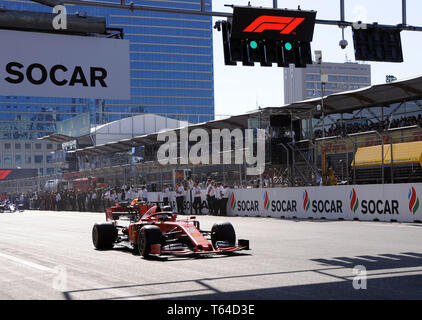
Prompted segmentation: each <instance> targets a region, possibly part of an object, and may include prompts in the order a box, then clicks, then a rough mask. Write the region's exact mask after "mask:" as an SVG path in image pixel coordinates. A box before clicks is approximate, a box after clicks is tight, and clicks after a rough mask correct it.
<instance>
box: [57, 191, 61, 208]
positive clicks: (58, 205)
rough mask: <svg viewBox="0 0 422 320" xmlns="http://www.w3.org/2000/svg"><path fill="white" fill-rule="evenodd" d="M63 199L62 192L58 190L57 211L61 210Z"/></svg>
mask: <svg viewBox="0 0 422 320" xmlns="http://www.w3.org/2000/svg"><path fill="white" fill-rule="evenodd" d="M61 201H62V197H61V196H60V192H57V194H56V210H57V211H60V210H61Z"/></svg>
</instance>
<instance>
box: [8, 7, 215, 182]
mask: <svg viewBox="0 0 422 320" xmlns="http://www.w3.org/2000/svg"><path fill="white" fill-rule="evenodd" d="M108 2H115V3H120V0H109V1H108ZM1 4H2V5H3V6H5V7H6V9H11V10H29V11H51V10H52V9H51V8H49V7H47V6H43V5H41V4H37V3H35V2H31V1H27V0H22V1H16V0H3V1H2V2H1ZM136 5H145V6H154V7H165V8H176V9H190V10H193V9H195V10H199V8H200V5H201V0H184V1H176V0H168V1H167V0H138V1H136ZM205 5H206V10H211V0H207V1H206V3H205ZM66 8H67V12H68V13H76V12H86V13H87V14H88V15H90V16H104V17H106V19H107V26H108V27H112V28H122V29H123V32H124V38H125V39H128V40H129V41H130V68H131V70H130V74H131V95H132V98H131V100H129V101H127V100H100V99H98V100H94V99H78V98H72V99H70V98H69V99H66V98H48V97H46V98H38V97H26V96H20V97H15V96H7V97H0V153H1V156H0V168H38V169H39V173H40V174H47V173H49V174H50V173H55V171H56V169H57V168H55V167H54V165H53V164H52V163H51V152H52V151H54V150H56V149H57V148H60V145H56V144H52V143H51V142H45V141H39V140H37V139H38V138H40V137H43V136H46V135H49V134H52V133H54V132H55V130H56V123H57V122H59V121H62V120H66V119H69V118H73V117H75V116H77V115H80V114H81V113H89V116H90V125H94V124H102V123H108V122H111V121H115V120H119V119H123V118H126V117H130V116H134V115H138V114H143V113H154V114H157V115H161V116H164V117H170V118H174V119H178V120H184V121H188V122H190V123H195V122H204V121H209V120H212V119H214V76H213V47H212V18H211V17H205V16H196V15H181V14H171V13H159V12H149V11H134V12H130V11H129V10H120V9H111V8H101V7H89V6H86V7H77V6H68V7H66ZM57 54H60V50H58V52H57ZM40 145H41V146H40Z"/></svg>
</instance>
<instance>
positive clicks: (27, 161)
mask: <svg viewBox="0 0 422 320" xmlns="http://www.w3.org/2000/svg"><path fill="white" fill-rule="evenodd" d="M31 160H32V159H31V156H26V157H25V163H26V164H30V163H31Z"/></svg>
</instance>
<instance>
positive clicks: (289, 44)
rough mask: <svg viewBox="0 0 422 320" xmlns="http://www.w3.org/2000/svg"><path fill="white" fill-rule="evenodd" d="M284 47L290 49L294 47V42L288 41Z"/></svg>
mask: <svg viewBox="0 0 422 320" xmlns="http://www.w3.org/2000/svg"><path fill="white" fill-rule="evenodd" d="M284 48H286V50H287V51H290V50H292V49H293V46H292V44H291V43H290V42H286V43H285V44H284Z"/></svg>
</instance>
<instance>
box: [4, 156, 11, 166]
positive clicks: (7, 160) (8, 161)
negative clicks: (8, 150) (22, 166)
mask: <svg viewBox="0 0 422 320" xmlns="http://www.w3.org/2000/svg"><path fill="white" fill-rule="evenodd" d="M3 163H4V165H5V166H11V165H12V157H11V156H10V155H5V156H3Z"/></svg>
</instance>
